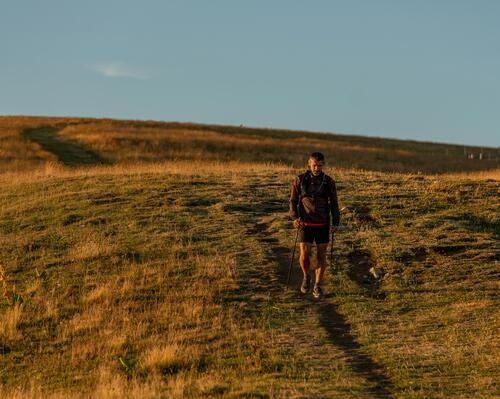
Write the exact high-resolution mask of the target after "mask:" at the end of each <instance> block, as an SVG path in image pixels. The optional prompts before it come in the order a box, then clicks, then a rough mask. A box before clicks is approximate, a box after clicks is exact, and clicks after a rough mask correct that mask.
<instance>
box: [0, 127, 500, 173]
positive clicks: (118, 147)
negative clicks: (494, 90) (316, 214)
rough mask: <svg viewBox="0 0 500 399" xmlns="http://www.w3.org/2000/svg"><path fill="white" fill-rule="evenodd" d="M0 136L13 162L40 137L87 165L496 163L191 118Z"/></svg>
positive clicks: (464, 166) (422, 147) (425, 147)
mask: <svg viewBox="0 0 500 399" xmlns="http://www.w3.org/2000/svg"><path fill="white" fill-rule="evenodd" d="M15 131H17V136H15V134H14V132H15ZM2 132H3V133H2ZM0 139H1V140H2V146H1V147H0V148H2V158H3V159H9V165H11V166H12V159H16V157H20V158H23V157H25V158H33V157H34V154H32V152H33V146H34V143H38V144H39V145H40V146H41V147H42V148H44V149H46V150H48V152H49V153H51V154H55V155H56V156H59V160H60V161H62V162H63V163H65V164H69V165H71V164H74V163H75V162H74V161H72V158H74V156H76V154H81V155H82V156H83V158H84V159H83V161H82V163H84V164H85V163H89V162H92V161H97V162H99V163H137V162H158V161H161V160H174V159H175V160H196V159H204V160H218V161H228V160H238V161H243V162H273V163H283V164H286V165H292V166H295V167H302V165H304V163H305V161H306V159H305V157H306V156H307V154H308V153H310V152H312V151H318V150H321V151H322V152H323V153H325V155H326V156H327V159H329V160H330V162H331V163H332V165H335V166H336V167H343V168H359V169H364V170H377V171H389V172H415V173H416V172H422V173H444V172H459V171H469V172H470V171H480V170H491V169H499V168H500V151H499V149H498V148H497V149H494V148H480V147H470V146H469V147H464V146H459V145H449V144H437V143H423V142H415V141H404V140H393V139H381V138H370V137H362V136H346V135H334V134H325V133H323V134H319V133H310V132H300V131H287V130H276V129H255V128H245V127H233V126H217V125H200V124H189V123H168V122H147V121H144V122H141V121H119V120H109V119H103V120H99V119H82V118H40V117H38V118H36V117H24V118H23V117H0ZM23 148H25V149H23ZM58 148H61V151H59V152H58V151H57V149H58ZM68 153H69V154H70V155H69V156H68ZM65 154H66V155H65ZM39 156H40V157H41V156H42V155H39ZM43 156H45V155H43ZM470 156H472V157H473V159H469V158H470ZM480 158H481V159H480ZM40 161H41V159H39V160H38V162H40ZM76 161H78V156H77V158H76ZM33 162H35V161H33ZM6 166H7V165H5V167H6Z"/></svg>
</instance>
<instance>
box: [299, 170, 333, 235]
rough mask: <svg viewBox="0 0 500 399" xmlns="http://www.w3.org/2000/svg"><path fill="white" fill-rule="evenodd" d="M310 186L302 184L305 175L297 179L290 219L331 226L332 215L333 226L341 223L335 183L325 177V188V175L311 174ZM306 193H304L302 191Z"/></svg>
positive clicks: (328, 177)
mask: <svg viewBox="0 0 500 399" xmlns="http://www.w3.org/2000/svg"><path fill="white" fill-rule="evenodd" d="M306 173H309V174H310V179H309V184H307V185H305V184H301V182H303V179H304V176H305V173H304V174H301V175H299V176H297V177H296V178H295V180H294V181H293V183H292V189H291V193H290V217H291V218H292V219H294V220H295V219H299V218H300V219H301V220H302V221H303V222H309V223H317V224H328V225H329V224H330V214H331V215H332V224H333V226H338V225H339V223H340V211H339V203H338V199H337V187H336V185H335V181H334V180H333V179H332V178H331V177H330V176H328V175H325V176H324V177H325V181H324V183H323V186H321V183H322V182H323V173H321V174H320V175H318V176H314V175H313V174H311V173H310V172H306ZM320 187H321V189H320ZM318 189H320V190H319V191H318ZM302 190H304V191H306V192H305V193H302V192H301V191H302Z"/></svg>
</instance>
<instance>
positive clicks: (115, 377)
mask: <svg viewBox="0 0 500 399" xmlns="http://www.w3.org/2000/svg"><path fill="white" fill-rule="evenodd" d="M11 122H12V121H11ZM28 122H29V123H31V124H32V125H29V126H28ZM41 122H43V123H41ZM59 122H60V120H58V119H57V120H47V119H43V120H33V119H27V120H24V121H22V120H18V123H19V125H18V126H11V127H10V129H14V130H15V129H17V130H15V131H16V132H19V134H18V135H17V136H16V135H14V134H13V133H10V136H8V137H11V138H10V139H8V140H6V139H5V137H7V136H6V135H4V136H2V137H3V140H4V141H2V143H5V142H9V143H11V144H9V146H4V147H2V149H3V151H5V149H9V148H10V149H11V150H10V151H11V154H12V157H11V161H8V160H6V159H5V158H3V160H2V162H3V169H2V170H3V171H4V173H0V184H1V187H2V190H0V288H2V292H3V297H2V301H1V305H0V353H1V357H0V397H33V398H38V397H51V396H52V397H70V396H71V397H73V396H76V397H102V398H106V397H108V398H122V397H136V398H144V397H146V398H147V397H151V398H153V397H166V398H171V397H174V398H175V397H177V398H183V397H193V398H194V397H196V398H198V397H207V398H210V397H212V398H213V397H222V398H250V397H252V398H266V397H269V398H304V397H315V398H363V397H366V398H372V397H374V398H387V397H393V398H430V397H432V398H449V397H453V398H471V397H483V398H493V397H496V396H497V395H498V389H499V388H498V385H497V381H498V380H500V373H499V372H498V370H499V369H500V367H499V366H500V364H499V363H500V361H499V360H500V353H499V349H498V339H497V337H498V335H499V332H500V331H499V329H500V317H499V315H498V307H499V297H498V288H499V271H498V261H499V256H498V254H499V245H498V242H499V241H498V239H499V235H500V224H499V220H498V217H499V215H498V209H499V205H500V200H499V195H498V191H499V190H498V189H499V177H498V172H495V171H491V172H487V171H484V172H481V173H476V174H465V173H462V174H455V175H452V174H442V175H439V176H436V175H429V176H426V175H417V174H412V173H388V172H385V173H382V172H376V171H361V170H356V169H340V168H328V170H327V173H329V174H330V175H332V176H334V177H335V179H336V181H337V184H338V190H339V200H340V203H341V206H343V207H344V206H345V207H347V209H346V210H345V212H344V214H343V218H342V228H341V230H340V231H339V232H338V233H337V235H336V237H335V246H334V257H333V259H334V262H333V265H332V266H331V267H329V268H328V270H327V275H326V280H327V283H326V285H325V289H326V291H327V292H328V293H329V294H328V296H327V298H326V299H325V300H324V301H322V302H317V301H314V300H312V298H311V297H310V296H302V295H300V294H299V293H298V290H297V287H298V284H299V281H300V275H299V271H298V267H297V263H296V262H295V266H294V273H293V278H292V284H291V288H290V289H288V290H287V289H286V287H285V284H284V282H285V280H286V271H287V270H286V269H287V267H288V263H289V261H290V250H291V247H292V245H293V240H294V232H293V231H292V229H291V226H290V222H289V221H288V220H287V217H286V210H287V200H288V191H289V185H290V182H291V180H292V178H293V176H295V175H296V173H298V172H299V171H300V168H297V167H294V166H293V165H292V166H285V165H283V164H279V163H265V164H264V163H258V162H255V161H254V160H253V159H251V157H250V158H249V159H247V161H248V162H246V163H245V162H241V161H230V162H227V163H221V162H217V161H208V160H198V161H195V160H192V159H190V158H187V159H185V160H183V161H180V160H179V161H168V160H165V158H162V157H160V159H161V160H164V161H163V162H153V160H154V157H153V155H154V153H155V151H156V150H151V151H152V152H151V155H149V156H150V157H151V158H147V157H146V158H145V159H144V160H147V161H148V162H146V163H142V164H135V165H134V164H131V163H129V162H130V161H132V160H133V159H136V158H134V156H133V155H131V154H134V153H133V148H134V147H133V146H130V145H129V144H127V145H125V144H124V145H123V147H117V149H115V152H113V151H112V146H110V145H108V144H106V145H108V147H106V146H105V145H104V144H103V143H105V142H106V139H105V138H99V136H100V134H97V133H96V134H95V136H92V135H86V136H85V135H84V136H85V137H87V139H88V138H89V137H90V138H91V139H88V140H87V141H86V139H85V137H84V136H78V135H77V134H76V132H77V130H71V126H69V127H66V128H64V127H63V126H59V125H57V124H58V123H59ZM73 122H75V123H77V124H76V125H73V126H75V127H76V128H78V129H80V127H81V126H80V124H81V121H80V120H75V121H73ZM68 123H69V121H67V120H66V121H65V122H64V124H68ZM89 123H90V124H93V123H95V121H91V122H89ZM106 123H115V122H106ZM116 123H117V124H118V122H116ZM40 124H42V125H44V126H46V127H44V128H43V129H40ZM56 125H57V126H56ZM47 126H52V128H48V127H47ZM54 126H56V127H55V129H60V128H61V129H63V130H57V132H58V133H56V134H54V130H52V129H54ZM79 126H80V127H79ZM30 128H31V130H30ZM33 128H35V130H33ZM151 129H156V128H153V127H151ZM167 130H168V129H167ZM3 131H4V132H5V131H6V128H5V129H4V130H3ZM11 132H12V130H11ZM59 132H60V133H59ZM155 132H156V131H155ZM157 133H158V132H156V133H155V134H157ZM59 134H61V136H62V137H66V136H68V137H69V136H72V139H71V140H68V141H64V140H62V139H61V137H60V136H59ZM106 134H107V135H113V134H114V133H113V131H111V130H110V131H109V133H106ZM106 134H104V133H103V136H106ZM120 134H122V133H120ZM133 134H136V135H137V134H138V133H137V132H135V133H133ZM145 134H146V136H145V137H148V138H151V137H152V136H148V134H149V133H145ZM158 134H159V133H158ZM190 134H191V133H189V134H188V133H186V135H187V136H188V137H189V139H186V140H187V142H188V143H191V144H193V145H192V146H188V145H186V147H185V148H184V152H183V153H189V151H191V150H192V151H193V154H194V153H196V151H198V150H199V149H196V142H195V140H194V139H193V141H189V140H191V139H192V137H193V136H190ZM221 134H225V133H221ZM273 134H274V133H273ZM287 134H288V133H287ZM12 137H15V139H13V138H12ZM92 137H94V138H92ZM199 137H204V136H203V135H201V134H200V135H199ZM245 137H246V136H245ZM179 140H180V139H179ZM200 140H201V139H200ZM235 140H236V139H235ZM92 142H93V143H94V144H91V143H92ZM113 142H114V143H116V142H118V141H113ZM160 142H161V140H160ZM12 143H16V144H15V146H17V147H13V146H14V144H12ZM19 143H21V144H19ZM20 145H24V146H25V147H20ZM203 145H205V144H203ZM214 145H215V147H214V148H220V147H218V146H219V145H221V144H220V142H219V141H217V140H216V141H215V144H214ZM235 145H236V144H235ZM240 145H242V144H241V142H240V141H237V146H240ZM248 145H249V146H250V147H251V145H250V144H248ZM13 148H16V150H15V151H14V150H13ZM23 148H24V149H23ZM106 148H107V149H106ZM136 148H137V153H138V154H146V153H147V151H146V150H144V149H143V148H142V147H141V145H140V144H137V146H136ZM151 148H156V147H155V146H152V147H151ZM165 148H167V147H165ZM238 148H239V147H238ZM63 150H64V151H66V150H68V151H69V154H73V155H72V156H69V157H68V158H67V159H66V163H67V164H69V165H71V164H72V165H73V167H70V166H64V165H63V164H62V163H61V161H58V159H59V160H60V159H61V157H62V156H63V154H62V153H63V152H64V151H63ZM118 150H119V151H120V152H119V153H118V152H117V151H118ZM71 151H72V152H71ZM200 151H201V150H200ZM290 151H292V150H290ZM293 151H295V150H293ZM122 152H123V153H124V154H125V155H122ZM281 152H283V151H281ZM281 152H280V153H281ZM156 153H157V154H160V153H161V151H160V150H158V151H157V152H156ZM229 153H230V151H229V150H227V149H225V150H224V151H222V152H221V157H224V155H227V154H229ZM23 154H26V158H25V163H23V162H22V159H23V158H22V156H23ZM67 154H68V153H66V155H67ZM200 154H204V156H205V155H206V156H207V157H208V158H209V155H207V152H201V153H200ZM141 156H142V155H141ZM16 157H17V158H16ZM53 157H55V159H54V158H53ZM193 157H194V155H193ZM137 159H138V158H137ZM205 159H206V158H205ZM223 159H224V158H223ZM124 161H126V162H124ZM103 162H107V163H108V164H106V165H101V166H92V164H95V163H103ZM85 165H87V166H85ZM74 166H78V167H74ZM372 266H377V267H380V268H382V269H383V270H384V272H385V274H384V277H383V278H382V279H380V280H377V279H375V278H373V277H372V276H371V275H370V273H369V271H368V270H369V269H370V268H371V267H372Z"/></svg>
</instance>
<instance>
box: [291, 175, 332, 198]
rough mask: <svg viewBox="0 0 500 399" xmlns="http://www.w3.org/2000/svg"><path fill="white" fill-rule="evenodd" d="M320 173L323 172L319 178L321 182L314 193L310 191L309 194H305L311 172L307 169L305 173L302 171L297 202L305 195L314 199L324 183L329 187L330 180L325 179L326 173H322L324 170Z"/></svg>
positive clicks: (309, 182)
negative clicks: (321, 177)
mask: <svg viewBox="0 0 500 399" xmlns="http://www.w3.org/2000/svg"><path fill="white" fill-rule="evenodd" d="M321 173H322V174H323V179H322V180H321V184H320V185H319V187H318V189H317V190H316V191H315V192H314V193H310V194H307V187H308V186H309V184H311V179H312V176H311V173H310V172H309V171H307V172H306V173H304V174H303V175H302V178H301V179H300V184H299V203H300V200H302V198H305V197H312V199H313V200H314V198H315V197H316V195H318V194H321V190H322V189H323V186H325V185H326V186H327V188H328V189H329V188H330V185H331V183H330V182H331V180H330V179H327V176H326V173H324V172H321Z"/></svg>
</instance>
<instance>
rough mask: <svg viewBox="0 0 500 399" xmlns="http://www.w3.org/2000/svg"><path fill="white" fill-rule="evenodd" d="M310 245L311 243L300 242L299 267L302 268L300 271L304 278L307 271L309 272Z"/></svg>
mask: <svg viewBox="0 0 500 399" xmlns="http://www.w3.org/2000/svg"><path fill="white" fill-rule="evenodd" d="M311 246H312V244H311V243H309V242H301V243H300V258H299V263H300V268H301V269H302V273H304V278H306V276H307V273H309V267H310V260H309V257H310V256H311Z"/></svg>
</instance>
